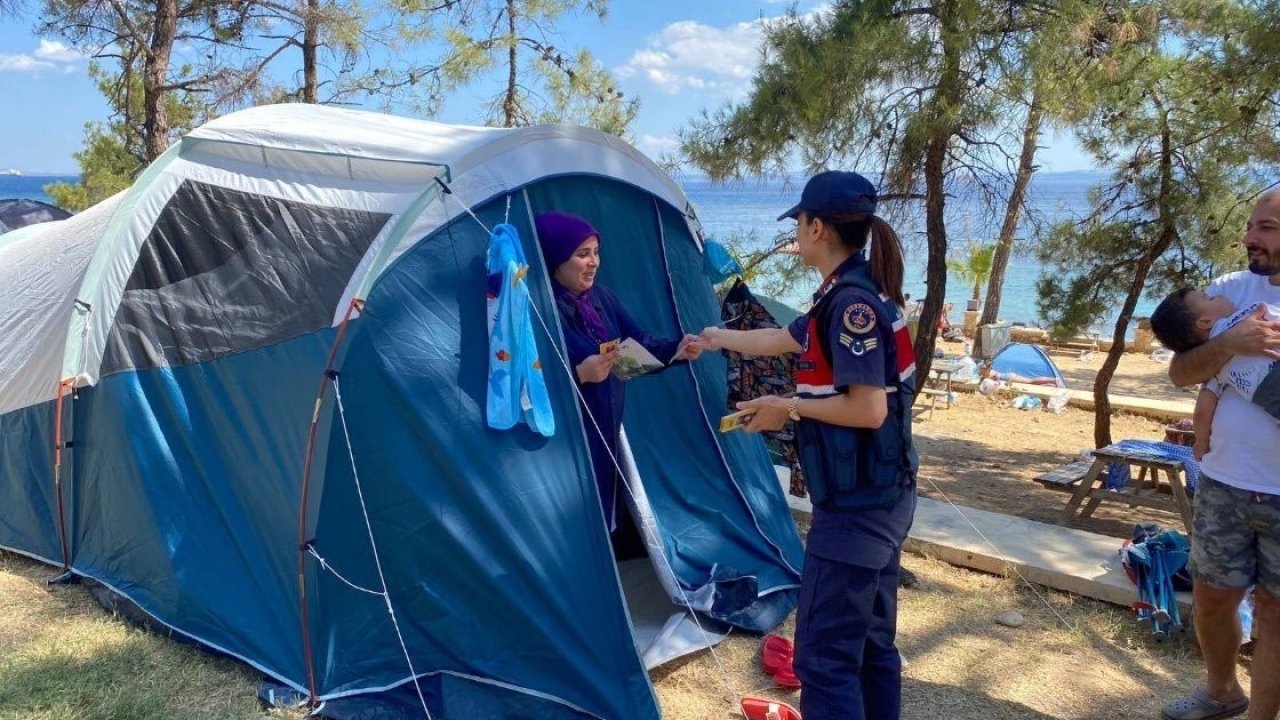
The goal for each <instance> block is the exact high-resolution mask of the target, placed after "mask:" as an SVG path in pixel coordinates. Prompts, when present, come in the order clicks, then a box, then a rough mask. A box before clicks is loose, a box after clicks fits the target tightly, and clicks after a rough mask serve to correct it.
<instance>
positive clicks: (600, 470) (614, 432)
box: [534, 212, 702, 559]
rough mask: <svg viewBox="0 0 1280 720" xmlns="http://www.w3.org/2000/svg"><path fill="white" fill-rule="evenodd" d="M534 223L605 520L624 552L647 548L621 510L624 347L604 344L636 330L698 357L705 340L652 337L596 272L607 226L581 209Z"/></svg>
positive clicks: (662, 356) (667, 357)
mask: <svg viewBox="0 0 1280 720" xmlns="http://www.w3.org/2000/svg"><path fill="white" fill-rule="evenodd" d="M534 228H535V229H536V230H537V233H538V243H539V244H540V245H541V247H542V256H543V258H544V259H545V260H546V263H547V269H548V271H549V272H550V273H551V285H552V288H553V289H554V291H555V297H556V307H557V309H558V310H559V312H560V323H561V326H562V327H563V329H564V341H565V349H566V350H567V351H568V355H569V362H570V364H571V366H572V367H573V368H574V379H575V380H576V381H577V383H578V387H579V389H580V390H581V392H582V401H583V405H584V407H583V410H584V412H585V413H586V414H587V416H586V417H584V418H583V422H584V424H585V429H586V432H587V444H588V447H589V448H590V450H591V465H592V469H593V470H594V471H595V475H596V483H597V487H598V489H599V490H600V502H601V503H602V505H603V507H604V516H605V522H606V523H608V527H609V532H610V533H611V534H614V535H615V538H614V550H615V552H618V553H619V559H627V558H629V557H634V556H637V555H642V554H643V547H644V546H643V544H641V543H640V537H639V532H638V530H636V529H635V525H634V522H633V521H632V519H631V515H630V513H628V512H622V513H619V512H618V509H619V508H618V485H619V479H618V472H617V465H616V464H615V459H616V458H618V457H619V456H618V441H619V438H620V434H621V430H622V411H623V396H624V392H623V384H622V381H621V380H619V379H618V378H617V377H615V376H614V375H613V373H612V370H613V364H614V363H615V362H616V361H617V357H618V353H617V350H616V349H613V350H610V351H608V352H601V349H600V346H601V345H602V344H604V343H608V342H610V341H613V340H624V339H626V338H634V339H635V340H636V341H637V342H638V343H640V344H641V345H643V346H644V348H645V349H646V350H648V351H649V352H650V353H652V354H653V356H654V357H656V358H658V359H659V360H661V361H663V362H665V363H668V364H670V363H673V362H678V361H684V360H693V359H695V358H697V357H698V355H700V354H701V353H702V347H701V345H699V344H697V343H691V342H690V341H692V340H694V339H696V337H697V336H695V335H687V336H685V338H684V339H682V340H679V341H677V340H671V339H667V338H658V337H653V336H652V335H650V334H649V333H648V332H646V331H645V330H644V329H643V328H641V327H640V326H639V325H638V324H637V323H636V321H635V320H634V319H632V317H631V315H630V314H629V313H628V312H627V311H626V310H625V309H624V308H623V307H622V303H621V302H619V301H618V298H617V297H616V296H615V295H614V294H613V293H611V292H609V290H608V289H606V288H604V287H602V286H600V285H597V284H596V273H597V272H598V271H599V269H600V233H599V232H597V231H596V229H595V228H594V227H593V226H592V225H591V223H589V222H587V221H586V220H585V219H583V218H580V217H578V216H576V215H569V214H567V213H556V212H549V213H543V214H542V215H539V216H538V217H536V218H534ZM593 418H594V423H593V422H592V419H593ZM602 435H603V437H601V436H602ZM620 527H621V530H619V528H620ZM617 536H622V537H617Z"/></svg>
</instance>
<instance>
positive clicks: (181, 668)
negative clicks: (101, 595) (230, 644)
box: [0, 553, 302, 720]
mask: <svg viewBox="0 0 1280 720" xmlns="http://www.w3.org/2000/svg"><path fill="white" fill-rule="evenodd" d="M55 574H56V570H55V569H54V568H52V567H49V566H46V565H41V564H39V563H36V562H33V561H30V560H27V559H25V558H22V557H19V556H15V555H10V554H5V553H0V720H117V719H118V720H169V719H170V718H183V719H184V720H231V719H233V718H234V719H240V718H255V719H264V718H293V717H301V716H302V715H301V714H300V713H295V714H292V715H289V714H283V713H280V712H271V713H267V712H264V711H263V710H262V709H261V708H260V706H259V704H258V702H257V699H256V691H257V683H258V681H259V679H260V676H259V674H258V673H256V672H254V671H252V670H251V669H249V668H247V667H245V666H244V665H242V664H240V663H237V662H234V661H231V660H228V659H225V658H219V657H215V656H213V655H211V654H209V653H205V652H203V651H201V650H198V649H196V648H193V647H189V646H185V645H182V644H180V643H177V642H174V641H173V640H169V639H165V638H161V637H158V636H155V635H151V634H148V633H146V632H144V631H142V630H139V629H136V628H134V627H132V626H130V625H128V624H127V623H126V622H125V621H123V620H121V619H119V618H116V617H112V616H111V615H109V614H107V613H106V611H104V610H102V609H101V608H100V607H99V606H98V605H97V604H96V603H94V601H93V600H92V598H90V597H89V594H88V593H87V592H86V591H85V590H84V588H82V587H80V586H77V585H71V586H54V587H47V586H46V585H45V580H46V579H48V578H50V577H53V576H54V575H55Z"/></svg>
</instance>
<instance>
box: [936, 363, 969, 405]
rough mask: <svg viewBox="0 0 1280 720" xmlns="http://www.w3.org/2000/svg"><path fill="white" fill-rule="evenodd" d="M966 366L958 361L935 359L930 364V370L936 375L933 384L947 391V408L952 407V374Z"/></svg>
mask: <svg viewBox="0 0 1280 720" xmlns="http://www.w3.org/2000/svg"><path fill="white" fill-rule="evenodd" d="M962 367H964V366H963V365H961V364H960V363H958V362H952V361H946V360H935V361H934V362H933V363H932V364H931V365H930V366H929V372H930V373H931V374H932V375H933V376H934V377H933V385H934V387H935V388H937V389H939V390H942V391H943V392H945V393H946V397H945V400H946V403H947V409H948V410H950V409H951V375H952V373H955V372H957V371H958V370H960V368H962Z"/></svg>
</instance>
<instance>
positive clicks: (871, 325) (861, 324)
mask: <svg viewBox="0 0 1280 720" xmlns="http://www.w3.org/2000/svg"><path fill="white" fill-rule="evenodd" d="M844 326H845V328H846V329H848V331H849V332H851V333H857V334H858V335H865V334H867V333H869V332H871V331H872V330H874V329H875V327H876V311H875V309H874V308H872V307H871V306H870V305H868V304H866V303H854V304H852V305H850V306H849V307H847V308H845V309H844Z"/></svg>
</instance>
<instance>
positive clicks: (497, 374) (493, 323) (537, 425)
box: [485, 224, 556, 437]
mask: <svg viewBox="0 0 1280 720" xmlns="http://www.w3.org/2000/svg"><path fill="white" fill-rule="evenodd" d="M528 269H529V266H528V264H527V263H525V259H524V248H523V247H522V246H521V244H520V234H519V232H517V231H516V229H515V228H514V227H512V226H511V225H507V224H502V225H498V226H496V227H494V228H493V234H492V235H490V237H489V254H488V278H487V280H486V284H487V286H488V287H487V288H486V296H487V302H488V313H489V393H488V398H487V402H486V405H487V412H486V413H485V415H486V420H487V421H488V423H489V427H491V428H495V429H498V430H509V429H510V428H512V427H515V425H516V423H518V422H521V421H523V422H525V423H527V424H528V425H529V427H531V428H533V429H534V430H535V431H536V432H538V433H539V434H541V435H542V436H543V437H551V436H552V435H554V434H555V432H556V418H555V414H554V413H553V411H552V409H551V399H550V397H549V396H548V395H547V383H546V380H545V379H544V378H543V375H542V362H541V360H540V359H539V358H538V341H537V339H536V338H535V337H534V334H533V319H532V316H531V315H530V314H529V313H530V310H531V309H532V308H530V303H531V302H532V300H530V298H529V285H528V278H526V277H525V275H526V273H527V272H528Z"/></svg>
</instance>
